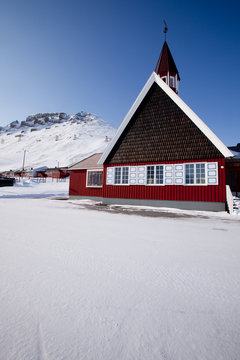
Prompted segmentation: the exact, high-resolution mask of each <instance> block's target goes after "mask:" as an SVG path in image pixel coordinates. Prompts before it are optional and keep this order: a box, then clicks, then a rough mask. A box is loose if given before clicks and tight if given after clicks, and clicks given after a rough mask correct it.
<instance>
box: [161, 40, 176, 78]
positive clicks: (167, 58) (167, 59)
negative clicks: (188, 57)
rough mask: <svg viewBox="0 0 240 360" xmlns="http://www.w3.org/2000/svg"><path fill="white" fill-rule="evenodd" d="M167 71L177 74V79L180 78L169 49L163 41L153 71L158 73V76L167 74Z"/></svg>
mask: <svg viewBox="0 0 240 360" xmlns="http://www.w3.org/2000/svg"><path fill="white" fill-rule="evenodd" d="M168 71H169V73H174V74H177V76H178V80H180V76H179V73H178V69H177V67H176V65H175V62H174V60H173V57H172V54H171V52H170V50H169V47H168V45H167V43H166V41H165V42H164V44H163V48H162V51H161V54H160V56H159V59H158V62H157V66H156V69H155V73H156V74H158V75H159V76H164V75H166V74H167V72H168Z"/></svg>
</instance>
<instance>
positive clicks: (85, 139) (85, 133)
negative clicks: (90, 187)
mask: <svg viewBox="0 0 240 360" xmlns="http://www.w3.org/2000/svg"><path fill="white" fill-rule="evenodd" d="M115 131H116V129H114V128H113V127H112V126H111V125H109V124H108V123H107V122H106V121H104V120H103V119H101V118H100V117H99V116H97V115H94V114H91V113H88V112H84V111H81V112H78V113H77V114H75V115H68V114H66V113H64V112H46V113H38V114H33V115H30V116H28V117H27V118H26V119H25V120H23V121H21V122H20V121H18V120H16V121H13V122H11V123H10V124H8V125H6V126H5V127H0V171H4V170H10V169H11V170H18V169H21V167H22V158H23V152H24V150H26V161H25V167H26V168H36V167H40V166H47V167H55V166H57V165H58V164H59V165H60V166H70V165H72V164H73V163H74V162H77V161H79V160H81V159H83V158H84V157H86V156H88V155H91V154H93V153H95V152H102V151H104V149H105V148H106V146H107V145H108V142H109V140H110V139H111V138H112V137H113V135H114V133H115Z"/></svg>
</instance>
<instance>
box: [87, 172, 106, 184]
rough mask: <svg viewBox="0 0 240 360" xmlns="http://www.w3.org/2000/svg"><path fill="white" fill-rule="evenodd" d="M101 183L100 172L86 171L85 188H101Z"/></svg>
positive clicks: (101, 174) (101, 173) (101, 175)
mask: <svg viewBox="0 0 240 360" xmlns="http://www.w3.org/2000/svg"><path fill="white" fill-rule="evenodd" d="M102 181H103V171H102V170H87V187H102Z"/></svg>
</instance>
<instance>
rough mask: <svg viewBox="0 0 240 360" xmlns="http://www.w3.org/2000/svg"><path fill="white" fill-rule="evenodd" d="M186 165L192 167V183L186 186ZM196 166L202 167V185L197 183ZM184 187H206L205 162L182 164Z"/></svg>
mask: <svg viewBox="0 0 240 360" xmlns="http://www.w3.org/2000/svg"><path fill="white" fill-rule="evenodd" d="M187 165H193V183H191V184H187V182H186V176H187V170H186V168H187ZM197 165H204V175H205V176H204V180H205V182H204V183H197ZM184 185H185V186H207V185H208V182H207V163H206V162H191V163H184Z"/></svg>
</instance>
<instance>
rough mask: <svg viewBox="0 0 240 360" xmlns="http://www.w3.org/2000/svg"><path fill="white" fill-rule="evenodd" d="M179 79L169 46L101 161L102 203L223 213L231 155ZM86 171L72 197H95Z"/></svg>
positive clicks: (99, 162)
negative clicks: (188, 98)
mask: <svg viewBox="0 0 240 360" xmlns="http://www.w3.org/2000/svg"><path fill="white" fill-rule="evenodd" d="M179 81H180V76H179V73H178V70H177V67H176V65H175V63H174V60H173V57H172V55H171V53H170V50H169V47H168V45H167V43H166V42H165V43H164V45H163V49H162V51H161V54H160V57H159V60H158V62H157V66H156V69H155V71H154V72H153V73H152V75H151V76H150V78H149V79H148V81H147V83H146V84H145V86H144V87H143V89H142V91H141V92H140V94H139V95H138V97H137V99H136V101H135V102H134V104H133V105H132V107H131V109H130V110H129V112H128V114H127V115H126V117H125V119H124V120H123V122H122V124H121V125H120V127H119V129H118V131H117V133H116V135H115V137H114V138H113V139H112V141H111V143H110V144H109V146H108V147H107V148H106V150H105V152H104V153H103V155H102V156H101V157H100V159H99V161H98V164H99V165H101V166H102V167H103V185H102V188H101V192H99V193H98V195H96V196H97V197H98V196H100V194H101V193H102V200H103V202H104V203H106V204H134V205H147V206H161V207H175V208H181V209H196V210H210V211H223V210H225V205H226V159H230V158H231V157H233V154H232V152H231V151H230V150H229V149H228V148H227V147H226V146H225V145H224V144H223V143H222V142H221V140H220V139H219V138H218V137H217V136H216V135H215V134H214V133H213V132H212V131H211V130H210V129H209V128H208V127H207V125H206V124H205V123H204V122H203V121H202V120H201V119H200V118H199V117H198V116H197V115H196V114H195V113H194V112H193V111H192V110H191V109H190V108H189V107H188V106H187V104H185V102H184V101H183V100H182V99H181V98H180V97H179V96H178V91H179ZM87 169H88V165H87V164H85V168H84V169H82V170H84V171H85V173H84V174H85V175H84V176H85V177H84V176H83V175H82V176H83V177H82V180H80V177H79V182H77V181H75V180H74V181H72V180H71V181H72V183H73V185H72V187H71V186H70V195H78V194H79V189H80V188H81V194H83V193H84V192H85V196H86V197H87V196H95V195H93V194H94V192H92V193H91V194H90V193H89V191H88V186H87V182H86V179H87ZM79 171H80V169H79ZM79 176H80V175H79ZM75 178H76V176H75ZM84 187H85V189H84Z"/></svg>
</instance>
